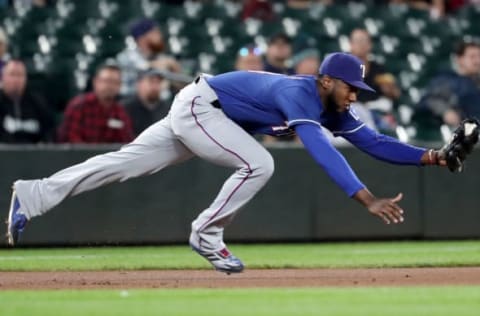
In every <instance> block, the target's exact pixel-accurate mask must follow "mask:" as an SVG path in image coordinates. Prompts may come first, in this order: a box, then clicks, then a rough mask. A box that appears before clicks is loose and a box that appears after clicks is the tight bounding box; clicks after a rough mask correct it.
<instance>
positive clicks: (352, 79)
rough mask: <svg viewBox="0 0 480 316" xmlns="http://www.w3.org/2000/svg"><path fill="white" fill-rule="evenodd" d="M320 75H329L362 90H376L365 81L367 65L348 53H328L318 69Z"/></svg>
mask: <svg viewBox="0 0 480 316" xmlns="http://www.w3.org/2000/svg"><path fill="white" fill-rule="evenodd" d="M318 73H319V74H320V75H328V76H330V77H332V78H336V79H340V80H342V81H344V82H345V83H347V84H349V85H351V86H354V87H356V88H359V89H362V90H368V91H372V92H376V91H375V90H374V89H372V88H371V87H370V86H369V85H367V84H366V83H365V82H363V78H364V77H365V65H364V64H363V63H362V61H361V60H360V59H359V58H357V57H355V56H353V55H352V54H347V53H332V54H328V55H327V57H325V59H324V60H323V62H322V64H321V65H320V69H318Z"/></svg>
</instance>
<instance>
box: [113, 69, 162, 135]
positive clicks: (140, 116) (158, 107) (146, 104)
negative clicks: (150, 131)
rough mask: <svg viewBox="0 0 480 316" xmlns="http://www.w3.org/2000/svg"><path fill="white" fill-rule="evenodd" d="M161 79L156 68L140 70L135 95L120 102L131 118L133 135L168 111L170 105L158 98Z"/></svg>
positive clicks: (160, 74)
mask: <svg viewBox="0 0 480 316" xmlns="http://www.w3.org/2000/svg"><path fill="white" fill-rule="evenodd" d="M163 79H164V77H163V74H162V72H161V71H159V70H157V69H153V68H151V69H147V70H145V71H143V72H141V73H140V76H139V77H138V80H137V86H136V93H135V95H134V96H133V97H130V98H128V99H126V100H124V101H123V102H122V103H123V105H124V106H125V109H126V110H127V113H128V114H129V115H130V118H131V119H132V124H133V131H134V133H135V135H139V134H140V133H141V132H143V131H144V130H145V129H146V128H147V127H149V126H150V125H152V124H153V123H155V122H156V121H158V120H160V119H162V118H164V117H165V116H166V115H167V113H168V110H169V109H170V105H169V104H166V103H165V102H163V101H162V100H161V99H160V92H161V90H162V82H163Z"/></svg>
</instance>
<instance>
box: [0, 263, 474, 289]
mask: <svg viewBox="0 0 480 316" xmlns="http://www.w3.org/2000/svg"><path fill="white" fill-rule="evenodd" d="M421 285H435V286H438V285H480V267H474V268H408V269H403V268H402V269H286V270H254V269H253V270H246V271H245V272H244V273H241V274H236V275H226V274H223V273H219V272H215V271H206V270H155V271H87V272H0V290H11V289H18V290H31V289H126V288H195V287H196V288H222V287H225V288H227V287H228V288H234V287H321V286H349V287H350V286H421Z"/></svg>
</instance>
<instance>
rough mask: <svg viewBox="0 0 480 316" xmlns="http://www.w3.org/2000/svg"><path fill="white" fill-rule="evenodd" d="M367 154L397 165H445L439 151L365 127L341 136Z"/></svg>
mask: <svg viewBox="0 0 480 316" xmlns="http://www.w3.org/2000/svg"><path fill="white" fill-rule="evenodd" d="M340 135H341V136H343V137H344V138H345V139H347V140H348V141H349V142H351V143H352V144H353V145H355V146H356V147H358V148H359V149H361V150H362V151H364V152H366V153H367V154H369V155H371V156H373V157H375V158H377V159H379V160H383V161H386V162H390V163H393V164H397V165H444V160H443V159H440V157H439V153H438V151H435V150H433V149H426V148H420V147H415V146H412V145H409V144H405V143H402V142H400V141H399V140H397V139H395V138H393V137H389V136H386V135H383V134H379V133H377V132H375V131H374V130H372V129H370V128H368V127H366V126H363V127H362V128H360V129H358V130H356V131H355V132H353V133H346V134H340Z"/></svg>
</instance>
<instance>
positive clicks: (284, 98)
mask: <svg viewBox="0 0 480 316" xmlns="http://www.w3.org/2000/svg"><path fill="white" fill-rule="evenodd" d="M312 93H317V92H316V91H315V92H314V91H309V90H308V89H307V88H306V87H303V86H291V87H288V88H284V89H282V90H281V91H278V92H277V93H276V97H275V101H276V103H277V104H278V107H279V108H280V110H281V111H282V113H283V114H284V115H285V117H286V120H287V125H288V126H289V127H293V126H295V125H298V124H313V125H316V126H318V127H321V124H320V108H321V107H320V104H318V102H317V101H316V98H314V97H312Z"/></svg>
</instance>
